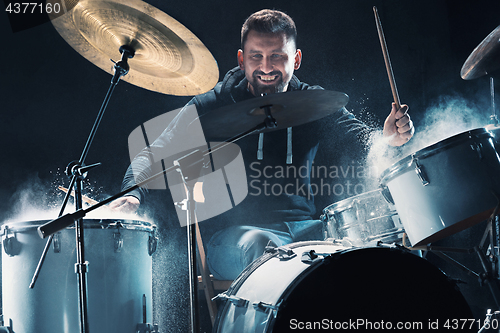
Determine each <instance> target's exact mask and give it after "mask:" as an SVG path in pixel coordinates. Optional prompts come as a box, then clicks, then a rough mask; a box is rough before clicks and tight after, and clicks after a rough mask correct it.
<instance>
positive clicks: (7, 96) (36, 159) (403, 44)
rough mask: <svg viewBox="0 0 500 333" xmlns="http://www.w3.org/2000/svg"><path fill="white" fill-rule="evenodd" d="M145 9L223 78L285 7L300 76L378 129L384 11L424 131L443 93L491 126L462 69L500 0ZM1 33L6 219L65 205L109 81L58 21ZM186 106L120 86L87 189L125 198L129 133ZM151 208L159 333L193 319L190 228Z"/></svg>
mask: <svg viewBox="0 0 500 333" xmlns="http://www.w3.org/2000/svg"><path fill="white" fill-rule="evenodd" d="M147 2H148V3H150V4H152V5H154V6H155V7H157V8H159V9H160V10H162V11H164V12H166V13H167V14H169V15H170V16H172V17H173V18H175V19H176V20H178V21H179V22H181V23H182V24H183V25H185V26H186V27H187V28H188V29H189V30H191V31H192V32H193V33H194V34H195V35H196V36H197V37H198V38H199V39H200V40H201V41H202V42H203V43H204V44H205V45H206V47H207V48H208V49H209V50H210V52H211V53H212V54H213V56H214V58H215V59H216V60H217V62H218V66H219V71H220V78H222V77H223V75H224V74H225V72H226V71H227V70H229V69H231V68H232V67H234V66H235V65H236V51H237V49H238V48H239V31H240V27H241V24H242V23H243V21H244V20H245V18H246V17H247V16H248V15H249V14H251V13H252V12H254V11H257V10H260V9H262V8H276V9H281V10H284V11H286V12H287V13H288V14H290V16H292V17H293V18H294V19H295V21H296V24H297V27H298V33H299V39H298V45H299V47H300V48H301V49H302V51H303V63H302V67H301V68H300V69H299V71H298V72H297V73H296V74H297V76H298V77H299V78H300V79H301V80H303V81H305V82H308V83H312V84H319V85H322V86H323V87H324V88H325V89H330V90H337V91H343V92H345V93H347V94H348V95H349V96H350V102H349V104H348V105H347V108H348V109H349V110H352V111H353V112H354V113H355V114H356V115H358V116H360V117H361V118H368V119H370V120H371V121H372V122H374V123H375V124H377V123H378V124H380V123H381V122H382V121H383V119H384V118H385V116H386V113H387V112H388V110H389V106H390V102H391V100H392V95H391V91H390V87H389V83H388V79H387V74H386V72H385V66H384V63H383V58H382V53H381V50H380V44H379V41H378V37H377V32H376V27H375V22H374V18H373V12H372V6H374V5H376V6H377V7H378V9H379V13H380V16H381V20H382V23H383V26H384V31H385V35H386V40H387V44H388V47H389V52H390V55H391V59H392V65H393V69H394V73H395V77H396V82H397V84H398V88H399V93H400V97H401V101H402V102H403V103H408V104H409V105H410V107H411V116H412V119H413V120H414V122H415V126H416V129H417V132H418V131H419V125H421V124H423V119H424V116H425V114H426V111H427V110H428V108H430V107H431V106H433V105H435V104H436V103H438V102H439V101H440V100H442V98H443V96H448V97H453V98H459V99H461V100H462V101H465V102H466V103H467V105H468V106H469V107H470V109H472V110H473V111H474V112H475V113H476V114H475V115H477V116H479V117H480V119H483V120H484V122H485V123H486V122H487V121H488V114H489V112H490V110H489V105H490V100H489V80H488V78H487V77H482V78H479V79H476V80H472V81H465V80H462V79H461V78H460V69H461V67H462V65H463V63H464V62H465V60H466V58H467V57H468V55H469V54H470V53H471V52H472V50H473V49H474V48H475V47H476V46H477V45H478V44H479V43H480V42H481V41H482V40H483V39H484V38H485V37H486V36H487V35H488V34H489V33H490V32H491V31H492V30H493V29H495V27H497V26H498V25H499V24H500V3H499V2H497V1H484V0H475V1H463V0H462V1H454V0H419V1H397V0H371V1H368V0H355V1H351V0H335V1H332V0H329V1H326V0H317V1H314V0H313V1H282V0H270V1H261V0H257V1H252V2H228V1H222V0H216V1H199V0H185V1H160V0H152V1H147ZM2 9H3V8H2ZM0 31H1V45H2V47H1V52H0V94H1V95H0V96H1V98H0V110H1V121H0V145H1V154H2V158H1V160H0V220H5V219H7V218H9V217H11V216H13V215H15V214H17V213H18V209H19V207H20V202H22V201H23V200H24V199H27V200H28V202H29V203H30V204H32V205H34V206H38V207H44V206H46V205H49V204H52V203H53V202H57V200H56V199H59V200H60V194H58V193H57V190H56V189H55V188H56V187H57V185H67V184H68V180H67V179H66V178H65V177H64V176H62V170H64V168H65V166H66V164H67V163H68V162H69V161H71V160H76V159H78V158H79V156H80V153H81V150H82V149H83V146H84V144H85V140H86V138H87V135H88V133H89V131H90V128H91V126H92V124H93V122H94V119H95V116H96V114H97V111H98V109H99V107H100V105H101V102H102V100H103V98H104V95H105V92H106V90H107V88H108V86H109V82H110V78H111V76H110V75H109V74H107V73H105V72H104V71H102V70H101V69H99V68H97V67H96V66H94V65H93V64H92V63H90V62H89V61H87V60H86V59H84V58H83V57H81V56H80V55H79V54H78V53H77V52H76V51H74V50H73V49H72V48H71V47H70V46H69V45H67V44H66V42H65V41H64V40H63V39H62V38H61V37H60V36H59V35H58V33H57V32H56V31H55V29H54V28H53V27H52V25H51V24H50V23H46V24H42V25H39V26H36V27H33V28H31V29H26V30H23V31H19V32H15V33H13V32H12V30H11V27H10V25H9V20H8V17H7V15H6V13H5V12H3V13H2V14H0ZM115 60H117V59H115ZM189 99H190V97H178V96H168V95H164V94H160V93H155V92H151V91H147V90H145V89H142V88H139V87H136V86H133V85H131V84H129V83H126V82H121V83H120V84H119V85H118V87H117V88H116V90H115V93H114V95H113V98H112V100H111V102H110V103H109V107H108V111H107V113H106V114H105V116H104V119H103V121H102V123H101V127H100V129H99V131H98V133H97V135H96V138H95V141H94V144H93V146H92V148H91V150H90V153H89V155H88V157H87V163H94V162H101V163H102V166H101V167H99V168H98V169H97V170H95V171H94V172H93V173H92V175H91V178H90V180H89V181H88V191H89V192H88V193H89V194H90V195H91V196H94V197H95V198H97V199H102V198H103V197H105V196H106V195H109V194H113V193H115V192H117V191H119V189H120V184H121V179H122V176H123V173H124V172H125V170H126V168H127V166H128V164H129V157H128V146H127V138H128V135H129V134H130V132H131V131H132V130H133V129H135V128H136V127H137V126H139V125H140V124H141V123H143V122H145V121H147V120H149V119H151V118H153V117H155V116H157V115H160V114H163V113H165V112H167V111H170V110H173V109H176V108H179V107H181V106H183V105H184V104H185V103H186V102H187V101H188V100H189ZM452 123H453V121H451V122H450V126H452V125H453V124H452ZM417 135H418V134H417ZM54 198H56V199H54ZM154 200H156V201H154ZM154 200H153V203H152V204H151V206H152V207H153V208H154V210H155V219H156V221H155V222H156V223H157V224H158V225H159V226H160V233H159V234H160V248H159V251H158V253H157V254H156V257H155V263H156V264H155V267H156V268H155V294H156V295H157V297H156V298H155V300H156V307H155V320H156V321H157V322H158V323H159V324H160V327H162V331H184V328H183V327H185V325H186V322H187V313H188V307H187V304H188V303H187V289H186V287H185V286H186V284H187V279H186V274H187V268H183V267H187V264H186V259H185V246H184V243H185V229H181V228H179V227H176V226H177V224H176V223H174V222H172V221H171V219H170V215H169V214H171V213H169V210H168V209H164V208H162V206H165V205H163V204H161V203H162V201H164V200H165V198H163V197H162V195H161V194H157V198H155V199H154ZM23 208H24V206H23ZM480 232H482V231H481V230H480V229H473V230H470V231H467V233H466V234H465V235H463V236H460V237H458V236H457V239H459V240H462V241H463V242H465V243H466V242H469V243H471V242H472V243H473V242H474V239H477V237H479V234H480ZM471 239H472V240H471ZM469 243H467V244H469ZM461 245H462V243H461ZM34 256H37V255H34ZM449 270H450V272H451V273H450V274H452V273H453V274H458V275H460V274H461V273H459V272H457V271H456V270H454V269H453V268H449ZM459 277H461V278H462V276H461V275H460V276H459ZM472 283H475V281H472ZM478 290H479V291H478ZM478 290H476V289H472V288H471V291H470V292H468V295H469V296H468V297H470V303H471V304H472V306H473V308H474V309H475V310H476V312H477V313H479V314H481V313H482V311H483V310H484V307H485V304H488V302H490V300H489V299H488V297H486V296H485V297H484V298H486V300H484V299H483V297H482V296H481V297H478V296H477V295H483V294H487V290H486V289H485V288H483V289H478Z"/></svg>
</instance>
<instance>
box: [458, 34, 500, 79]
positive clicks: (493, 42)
mask: <svg viewBox="0 0 500 333" xmlns="http://www.w3.org/2000/svg"><path fill="white" fill-rule="evenodd" d="M498 68H500V26H498V27H497V28H496V29H495V30H493V31H492V32H491V33H490V34H489V35H488V36H487V37H486V38H485V39H484V40H483V41H482V42H481V43H480V44H479V45H478V46H477V47H476V48H475V49H474V51H472V53H471V54H470V55H469V57H468V58H467V60H466V61H465V63H464V65H463V66H462V70H461V72H460V76H461V77H462V79H464V80H472V79H476V78H478V77H481V76H483V75H487V74H491V73H492V72H494V71H495V70H497V69H498Z"/></svg>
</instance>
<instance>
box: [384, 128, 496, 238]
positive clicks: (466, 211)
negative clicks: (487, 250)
mask: <svg viewBox="0 0 500 333" xmlns="http://www.w3.org/2000/svg"><path fill="white" fill-rule="evenodd" d="M415 160H418V169H419V170H420V176H422V175H423V173H425V175H424V177H423V178H424V181H425V182H422V177H419V172H416V173H413V171H414V170H415ZM498 173H500V164H499V160H498V153H497V148H496V143H495V134H494V133H493V132H492V131H490V130H488V129H486V128H478V129H474V130H470V131H466V132H463V133H460V134H457V135H454V136H452V137H450V138H447V139H445V140H442V141H440V142H438V143H435V144H433V145H431V146H429V147H425V148H423V149H421V150H419V151H417V152H415V153H413V154H411V155H410V156H407V157H405V158H403V159H402V160H400V161H399V162H397V163H395V164H393V165H392V166H391V167H389V168H388V169H386V170H385V171H384V172H383V173H382V175H381V176H380V185H381V186H382V187H387V188H388V189H389V191H390V192H391V197H392V199H393V202H394V204H395V206H396V210H397V212H398V216H399V218H400V219H401V222H402V224H403V226H404V229H405V231H406V233H407V235H408V237H409V239H410V241H411V243H412V245H413V246H420V245H424V244H428V243H433V242H435V241H437V240H439V239H442V238H444V237H447V236H449V235H452V234H454V233H457V232H459V231H462V230H464V229H466V228H468V227H471V226H472V225H474V224H477V223H479V222H481V221H484V220H486V219H487V218H488V217H489V216H490V215H491V213H492V211H493V209H494V207H495V206H496V205H497V203H498V200H497V199H496V198H495V196H494V194H493V192H492V191H500V182H499V180H498V179H497V177H495V176H494V175H496V174H498ZM457 179H458V180H459V181H457ZM425 183H428V184H427V185H425V186H424V184H425Z"/></svg>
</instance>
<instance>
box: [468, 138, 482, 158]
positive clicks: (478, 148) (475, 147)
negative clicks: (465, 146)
mask: <svg viewBox="0 0 500 333" xmlns="http://www.w3.org/2000/svg"><path fill="white" fill-rule="evenodd" d="M470 147H471V149H472V150H473V151H475V152H476V153H477V156H478V157H479V160H482V159H483V153H482V152H481V150H482V148H483V145H482V144H481V143H477V142H474V143H473V144H471V145H470Z"/></svg>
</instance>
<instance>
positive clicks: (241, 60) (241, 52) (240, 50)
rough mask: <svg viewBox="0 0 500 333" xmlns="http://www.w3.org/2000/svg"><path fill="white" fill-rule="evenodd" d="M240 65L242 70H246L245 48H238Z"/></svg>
mask: <svg viewBox="0 0 500 333" xmlns="http://www.w3.org/2000/svg"><path fill="white" fill-rule="evenodd" d="M238 65H239V66H240V69H241V70H242V71H244V70H245V64H244V62H243V50H242V49H239V50H238Z"/></svg>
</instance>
